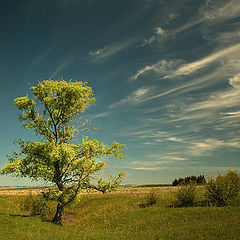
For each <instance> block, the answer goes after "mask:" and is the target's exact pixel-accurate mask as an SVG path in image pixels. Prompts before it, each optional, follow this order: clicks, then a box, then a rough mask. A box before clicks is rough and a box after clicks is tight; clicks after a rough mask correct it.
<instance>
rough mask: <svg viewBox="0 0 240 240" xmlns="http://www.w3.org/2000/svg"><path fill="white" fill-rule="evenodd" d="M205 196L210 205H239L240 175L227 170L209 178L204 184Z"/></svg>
mask: <svg viewBox="0 0 240 240" xmlns="http://www.w3.org/2000/svg"><path fill="white" fill-rule="evenodd" d="M205 188H206V192H205V197H206V199H207V200H208V202H209V205H212V206H218V207H221V206H232V205H240V175H239V173H237V172H235V171H231V170H229V171H228V172H227V173H226V174H225V175H221V174H220V173H219V174H218V176H217V177H216V178H215V179H214V178H212V179H210V180H209V181H208V183H207V184H206V186H205Z"/></svg>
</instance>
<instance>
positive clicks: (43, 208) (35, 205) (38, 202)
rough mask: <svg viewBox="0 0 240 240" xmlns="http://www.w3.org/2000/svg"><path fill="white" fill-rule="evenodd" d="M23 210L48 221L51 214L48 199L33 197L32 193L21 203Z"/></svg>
mask: <svg viewBox="0 0 240 240" xmlns="http://www.w3.org/2000/svg"><path fill="white" fill-rule="evenodd" d="M21 210H23V211H27V212H29V213H30V215H31V216H40V217H41V218H42V219H46V217H47V216H48V214H49V213H50V208H49V206H48V204H47V201H46V199H45V198H44V197H43V196H42V195H38V196H34V197H33V196H32V194H31V192H30V194H29V196H28V197H27V198H26V199H25V200H24V201H23V202H22V203H21Z"/></svg>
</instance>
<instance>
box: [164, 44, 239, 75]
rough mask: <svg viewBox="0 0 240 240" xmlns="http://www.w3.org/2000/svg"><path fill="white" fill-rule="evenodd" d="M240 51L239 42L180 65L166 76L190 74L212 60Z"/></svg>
mask: <svg viewBox="0 0 240 240" xmlns="http://www.w3.org/2000/svg"><path fill="white" fill-rule="evenodd" d="M239 52H240V44H239V43H238V44H236V45H233V46H230V47H227V48H225V49H223V50H220V51H217V52H214V53H212V54H211V55H209V56H207V57H205V58H202V59H200V60H197V61H195V62H192V63H188V64H184V65H182V66H180V67H179V68H178V69H177V70H176V71H174V72H173V73H172V74H170V75H167V76H165V78H172V77H178V76H181V75H190V74H192V73H194V72H196V71H197V70H199V69H201V68H203V67H205V66H207V65H209V64H210V63H212V62H215V61H219V60H221V59H222V58H224V57H227V56H229V55H232V54H233V53H239Z"/></svg>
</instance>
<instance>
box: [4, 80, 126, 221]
mask: <svg viewBox="0 0 240 240" xmlns="http://www.w3.org/2000/svg"><path fill="white" fill-rule="evenodd" d="M31 90H32V91H33V97H32V99H30V98H29V97H28V95H27V96H25V97H19V98H16V99H15V100H14V104H15V105H16V106H17V107H18V109H19V110H20V111H21V113H20V115H19V119H20V121H21V122H22V124H23V127H24V128H25V129H33V130H34V131H35V133H36V134H37V135H38V136H40V140H39V142H31V141H26V140H24V139H20V140H18V141H17V144H18V146H19V149H20V151H18V152H14V153H13V155H11V156H8V158H9V163H8V164H6V166H5V167H4V168H3V169H2V170H1V172H0V173H1V174H13V175H15V176H18V177H29V178H30V179H32V180H44V181H46V182H49V183H53V184H54V185H56V187H57V188H56V189H57V190H51V191H50V190H49V192H47V193H45V197H47V198H48V199H51V200H55V201H57V209H56V213H55V216H54V218H53V219H52V222H53V223H55V224H58V225H61V223H62V214H63V210H64V207H65V206H66V205H67V204H69V203H70V202H72V201H73V200H74V199H75V198H76V196H77V194H78V192H79V191H80V190H82V189H87V190H88V189H95V190H98V191H102V192H103V193H105V192H108V191H111V190H113V189H114V188H116V187H118V186H119V184H120V181H121V179H122V177H123V175H124V173H119V174H118V176H115V177H113V176H111V175H109V179H107V180H106V179H105V178H101V176H99V175H97V173H98V172H100V171H101V170H102V169H103V168H104V166H105V163H106V157H110V156H113V157H117V158H122V153H121V152H122V151H123V150H124V149H125V148H126V146H125V145H123V144H119V143H118V142H113V143H112V145H111V146H107V145H105V144H103V143H102V142H99V141H97V140H96V139H95V140H89V139H88V137H83V138H82V141H81V142H80V143H79V144H72V143H71V140H72V139H73V138H74V137H76V136H78V135H79V134H81V133H82V132H83V131H84V129H79V128H78V127H77V126H76V125H74V124H72V122H73V120H74V119H75V118H76V115H78V114H81V113H83V112H84V109H85V108H86V106H87V105H88V104H89V103H91V102H94V101H95V99H94V97H93V92H92V88H91V87H88V86H87V85H86V83H83V82H71V81H70V82H66V81H64V80H61V81H53V80H46V81H43V82H40V83H39V84H38V85H37V86H34V87H31Z"/></svg>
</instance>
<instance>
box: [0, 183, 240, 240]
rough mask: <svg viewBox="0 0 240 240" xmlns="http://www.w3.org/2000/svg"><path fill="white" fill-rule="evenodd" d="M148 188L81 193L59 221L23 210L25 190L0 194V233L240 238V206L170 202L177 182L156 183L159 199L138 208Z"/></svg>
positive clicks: (13, 236)
mask: <svg viewBox="0 0 240 240" xmlns="http://www.w3.org/2000/svg"><path fill="white" fill-rule="evenodd" d="M148 191H150V188H146V189H145V188H142V189H127V190H124V191H119V192H116V193H111V194H106V195H101V194H89V195H87V194H84V195H81V196H80V197H79V201H78V202H75V203H74V204H72V205H71V206H69V207H68V208H67V209H66V211H65V213H64V218H63V226H56V225H54V224H52V223H51V222H48V221H43V220H41V218H39V217H31V216H29V213H27V212H23V211H21V210H20V205H21V202H22V201H24V199H26V197H27V195H23V194H22V195H14V194H11V195H6V194H4V195H1V194H0V232H1V234H0V239H4V240H5V239H9V240H12V239H16V240H20V239H24V240H25V239H34V240H37V239H51V240H52V239H53V240H54V239H57V240H60V239H67V240H71V239H87V240H88V239H101V240H105V239H106V240H107V239H116V240H121V239H126V240H130V239H137V240H138V239H140V240H141V239H149V240H157V239H158V240H160V239H164V240H165V239H194V240H195V239H228V240H230V239H231V240H232V239H240V227H239V226H240V207H221V208H220V207H219V208H217V207H189V208H172V207H169V206H170V205H171V204H172V202H173V201H174V192H175V191H176V188H171V187H163V188H161V187H159V188H155V191H156V193H157V203H156V204H155V205H153V206H151V207H148V208H140V207H139V206H138V204H139V203H140V202H141V201H143V200H144V199H145V197H146V194H147V193H148ZM52 207H54V206H52Z"/></svg>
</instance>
